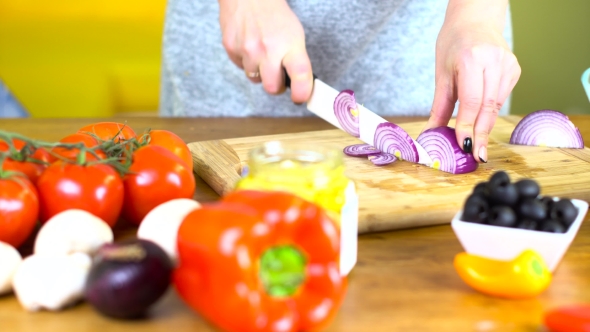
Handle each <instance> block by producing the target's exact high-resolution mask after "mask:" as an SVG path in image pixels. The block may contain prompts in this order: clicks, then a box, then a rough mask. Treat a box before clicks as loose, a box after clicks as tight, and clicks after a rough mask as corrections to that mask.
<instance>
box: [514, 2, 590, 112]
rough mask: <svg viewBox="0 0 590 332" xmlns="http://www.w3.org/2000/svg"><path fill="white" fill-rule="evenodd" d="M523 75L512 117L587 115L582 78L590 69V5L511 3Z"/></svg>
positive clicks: (586, 98) (589, 3)
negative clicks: (539, 112) (546, 112)
mask: <svg viewBox="0 0 590 332" xmlns="http://www.w3.org/2000/svg"><path fill="white" fill-rule="evenodd" d="M510 4H511V7H512V14H513V17H512V22H513V25H514V52H515V54H516V56H517V58H518V60H519V62H520V65H521V68H522V75H521V78H520V81H519V82H518V84H517V85H516V87H515V89H514V95H513V101H512V109H511V112H512V113H516V114H526V113H530V112H532V111H535V110H538V109H543V108H550V109H555V110H559V111H562V112H564V113H567V114H590V102H589V101H588V97H587V96H586V93H585V92H584V89H583V87H582V81H581V76H582V73H583V72H584V70H586V69H587V68H590V0H565V1H554V0H517V1H511V2H510Z"/></svg>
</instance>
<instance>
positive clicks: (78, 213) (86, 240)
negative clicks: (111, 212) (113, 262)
mask: <svg viewBox="0 0 590 332" xmlns="http://www.w3.org/2000/svg"><path fill="white" fill-rule="evenodd" d="M109 242H113V230H112V229H111V227H110V226H109V225H108V224H107V223H106V222H105V221H104V220H102V219H100V218H98V217H97V216H95V215H93V214H91V213H89V212H87V211H83V210H78V209H71V210H66V211H63V212H60V213H58V214H56V215H55V216H53V217H52V218H51V219H49V220H48V221H47V222H46V223H45V224H44V225H43V227H41V229H40V230H39V233H38V234H37V238H36V239H35V249H34V250H35V255H46V254H47V255H67V254H71V253H74V252H83V253H87V254H89V255H92V254H94V252H96V250H98V248H99V247H100V246H102V245H103V244H105V243H109Z"/></svg>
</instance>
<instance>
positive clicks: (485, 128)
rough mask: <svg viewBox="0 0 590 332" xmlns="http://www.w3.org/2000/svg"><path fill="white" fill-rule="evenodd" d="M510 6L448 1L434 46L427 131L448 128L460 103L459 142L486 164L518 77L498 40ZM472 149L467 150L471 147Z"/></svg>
mask: <svg viewBox="0 0 590 332" xmlns="http://www.w3.org/2000/svg"><path fill="white" fill-rule="evenodd" d="M507 6H508V0H478V1H473V0H449V5H448V7H447V13H446V17H445V22H444V24H443V26H442V28H441V31H440V33H439V36H438V40H437V44H436V75H435V76H436V78H435V80H436V82H435V84H436V89H435V95H434V101H433V104H432V111H431V114H430V119H429V120H428V124H427V128H433V127H437V126H444V125H447V124H448V122H449V120H450V118H451V116H452V112H453V109H454V106H455V102H456V101H457V100H459V112H458V114H457V124H456V126H455V129H456V132H457V141H458V142H459V145H461V146H464V150H466V151H469V147H470V145H471V146H472V148H471V150H472V151H473V155H474V157H475V159H476V160H479V161H480V162H487V160H488V156H487V145H488V138H489V133H490V131H491V130H492V128H493V126H494V123H495V120H496V118H497V116H498V112H499V111H500V109H501V108H502V105H503V104H504V102H505V100H506V99H507V98H508V96H509V95H510V92H511V91H512V89H513V88H514V86H515V85H516V82H517V81H518V79H519V77H520V72H521V69H520V66H519V64H518V61H517V59H516V57H515V56H514V54H513V53H512V51H511V50H510V48H509V47H508V44H507V43H506V41H505V40H504V38H503V36H502V32H503V30H504V24H505V20H506V9H507ZM469 143H471V144H469Z"/></svg>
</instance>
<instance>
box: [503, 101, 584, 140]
mask: <svg viewBox="0 0 590 332" xmlns="http://www.w3.org/2000/svg"><path fill="white" fill-rule="evenodd" d="M510 144H516V145H530V146H547V147H555V148H572V149H583V148H584V139H583V138H582V135H581V134H580V131H579V130H578V128H576V126H574V124H573V123H572V122H571V121H570V120H569V118H568V117H567V115H565V114H563V113H561V112H559V111H554V110H539V111H535V112H533V113H530V114H528V115H526V116H525V117H524V118H522V120H520V122H518V124H517V125H516V128H514V131H513V132H512V135H511V136H510Z"/></svg>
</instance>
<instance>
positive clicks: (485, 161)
mask: <svg viewBox="0 0 590 332" xmlns="http://www.w3.org/2000/svg"><path fill="white" fill-rule="evenodd" d="M479 161H481V162H482V163H486V164H487V163H488V161H487V160H483V159H482V158H481V157H479Z"/></svg>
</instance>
